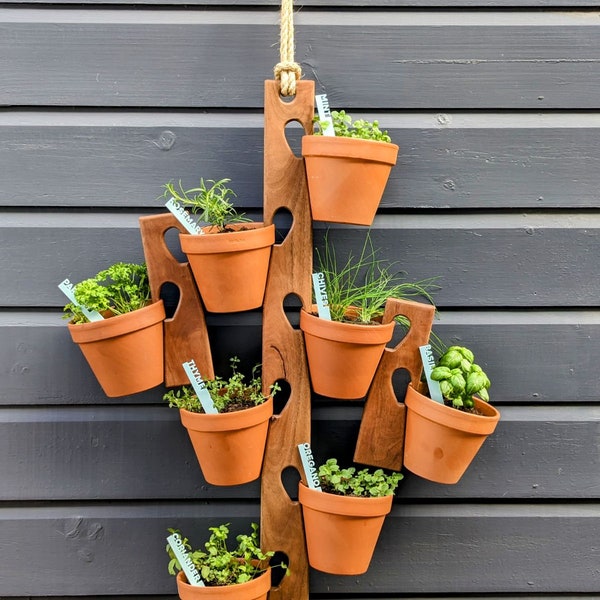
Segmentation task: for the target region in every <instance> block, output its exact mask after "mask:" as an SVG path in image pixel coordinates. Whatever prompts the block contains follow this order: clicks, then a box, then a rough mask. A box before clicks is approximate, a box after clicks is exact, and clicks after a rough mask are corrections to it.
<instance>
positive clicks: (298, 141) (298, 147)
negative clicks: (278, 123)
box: [285, 120, 304, 158]
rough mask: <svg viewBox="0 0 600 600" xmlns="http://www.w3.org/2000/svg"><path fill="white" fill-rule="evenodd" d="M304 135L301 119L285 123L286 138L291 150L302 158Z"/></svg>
mask: <svg viewBox="0 0 600 600" xmlns="http://www.w3.org/2000/svg"><path fill="white" fill-rule="evenodd" d="M303 135H304V127H303V126H302V123H300V121H296V120H294V121H290V122H289V123H286V125H285V139H286V140H287V144H288V146H289V149H290V152H292V153H293V154H294V156H296V157H297V158H302V136H303Z"/></svg>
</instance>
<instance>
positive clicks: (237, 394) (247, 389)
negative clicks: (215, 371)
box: [163, 356, 280, 413]
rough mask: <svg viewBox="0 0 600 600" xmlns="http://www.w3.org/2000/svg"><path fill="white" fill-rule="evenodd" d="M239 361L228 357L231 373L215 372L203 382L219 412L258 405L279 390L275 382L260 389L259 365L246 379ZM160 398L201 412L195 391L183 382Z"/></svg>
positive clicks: (174, 404)
mask: <svg viewBox="0 0 600 600" xmlns="http://www.w3.org/2000/svg"><path fill="white" fill-rule="evenodd" d="M239 362H240V359H239V358H238V357H237V356H233V357H232V358H230V359H229V364H230V365H231V370H232V375H231V376H230V377H229V379H223V378H222V377H219V376H217V377H215V378H214V379H209V380H206V381H205V382H204V383H205V385H206V389H207V390H208V393H209V394H210V397H211V398H212V400H213V402H214V404H215V408H216V409H217V410H218V411H219V412H220V413H226V412H234V411H237V410H244V409H246V408H252V407H254V406H258V405H259V404H262V403H263V402H265V401H266V400H267V399H268V398H270V397H271V396H274V395H275V394H276V393H277V392H278V391H279V390H280V387H279V385H278V384H277V383H274V384H273V385H271V386H270V388H269V391H270V393H269V394H267V395H264V394H263V393H262V378H261V377H260V375H259V374H258V372H259V370H260V365H255V366H254V368H253V369H252V375H251V379H250V381H249V382H246V381H245V377H244V374H243V373H240V372H239V371H238V370H237V367H238V364H239ZM163 400H165V401H166V402H168V403H169V406H170V407H171V408H183V409H184V410H187V411H190V412H195V413H204V409H203V408H202V404H201V403H200V400H198V396H196V392H194V390H193V388H191V387H190V386H187V385H184V386H182V387H181V388H179V389H178V390H169V391H168V392H167V393H166V394H165V395H164V396H163Z"/></svg>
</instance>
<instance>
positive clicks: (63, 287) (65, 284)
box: [58, 279, 104, 321]
mask: <svg viewBox="0 0 600 600" xmlns="http://www.w3.org/2000/svg"><path fill="white" fill-rule="evenodd" d="M74 287H75V286H74V285H73V284H72V283H71V282H70V281H69V280H68V279H65V280H64V281H61V282H60V283H59V284H58V289H59V290H60V291H61V292H62V293H63V294H64V295H65V296H66V297H67V298H68V299H69V300H70V301H71V302H72V303H73V304H75V306H79V308H80V309H81V312H83V314H84V315H85V316H86V317H87V318H88V320H89V321H102V320H104V317H103V316H102V315H101V314H100V313H99V312H97V311H95V310H89V309H88V308H86V307H85V306H83V305H82V304H79V302H77V300H76V299H75V293H74V292H73V288H74Z"/></svg>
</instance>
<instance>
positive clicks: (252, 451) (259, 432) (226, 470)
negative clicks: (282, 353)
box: [179, 397, 273, 486]
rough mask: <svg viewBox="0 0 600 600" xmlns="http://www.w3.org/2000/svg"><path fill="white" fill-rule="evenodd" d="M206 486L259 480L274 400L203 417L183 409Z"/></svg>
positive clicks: (183, 421) (181, 414)
mask: <svg viewBox="0 0 600 600" xmlns="http://www.w3.org/2000/svg"><path fill="white" fill-rule="evenodd" d="M179 414H180V417H181V423H182V424H183V426H184V427H185V428H186V429H187V430H188V434H189V436H190V440H191V442H192V445H193V446H194V451H195V452H196V457H197V458H198V462H199V464H200V468H201V469H202V474H203V475H204V479H206V481H207V483H210V484H212V485H222V486H227V485H240V484H243V483H248V482H250V481H254V480H255V479H258V478H259V477H260V472H261V469H262V463H263V456H264V452H265V444H266V440H267V433H268V430H269V420H270V418H271V416H272V415H273V398H272V397H270V398H268V399H267V400H265V402H263V403H262V404H259V405H258V406H254V407H253V408H247V409H245V410H238V411H235V412H228V413H218V414H204V413H195V412H190V411H188V410H184V409H180V411H179Z"/></svg>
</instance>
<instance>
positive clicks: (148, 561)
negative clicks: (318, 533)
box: [0, 502, 600, 598]
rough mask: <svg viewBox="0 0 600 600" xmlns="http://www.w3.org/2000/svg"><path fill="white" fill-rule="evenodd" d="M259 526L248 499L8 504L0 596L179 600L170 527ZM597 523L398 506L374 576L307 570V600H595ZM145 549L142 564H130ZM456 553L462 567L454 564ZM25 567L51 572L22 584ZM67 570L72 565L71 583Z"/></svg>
mask: <svg viewBox="0 0 600 600" xmlns="http://www.w3.org/2000/svg"><path fill="white" fill-rule="evenodd" d="M257 518H258V506H257V505H256V504H248V503H241V502H240V503H235V504H226V503H220V504H212V503H208V504H207V503H203V504H198V503H173V504H164V503H151V504H139V503H131V504H123V503H115V504H111V505H105V504H95V505H89V506H86V505H67V506H62V505H55V506H48V507H43V506H42V507H20V508H17V507H15V508H11V507H2V508H0V528H1V530H2V532H3V535H2V536H1V537H0V550H1V551H2V555H3V557H4V559H3V577H2V580H1V581H0V595H1V596H3V597H7V596H8V597H10V596H13V595H21V596H22V595H23V594H25V595H26V596H38V595H46V596H47V595H53V594H56V595H67V596H69V595H91V596H94V595H118V596H124V595H128V594H133V595H140V594H148V595H151V594H163V595H164V594H173V593H174V581H173V579H172V577H170V576H169V575H168V574H167V569H166V563H167V559H166V555H165V551H164V546H165V541H164V539H165V537H166V534H167V533H166V530H167V528H168V527H177V528H179V529H181V530H182V531H184V532H186V534H188V535H189V537H190V538H191V539H192V541H193V542H194V543H195V544H198V545H199V544H200V543H201V542H202V541H203V540H204V539H205V536H206V529H207V527H208V526H209V525H211V524H214V523H215V522H217V523H221V522H231V523H232V529H235V532H236V533H237V532H241V531H243V530H245V529H246V528H247V527H248V524H249V522H250V521H251V520H257ZM599 522H600V507H599V505H598V504H577V503H575V504H573V503H560V504H556V505H550V506H549V505H545V504H536V503H532V504H529V505H523V504H513V505H509V506H502V505H498V504H490V505H486V506H479V505H472V504H465V505H463V506H443V505H439V504H432V505H424V506H419V505H414V504H402V503H396V504H395V506H394V508H393V510H392V513H391V514H390V515H389V516H388V517H387V519H386V522H385V524H384V527H383V531H382V534H381V536H380V539H379V544H378V546H377V548H376V550H375V555H374V557H373V561H372V562H371V567H370V570H369V571H368V573H367V574H366V575H364V576H361V577H333V576H329V575H324V574H321V573H318V572H312V573H311V593H314V594H331V593H334V594H338V595H339V596H342V597H344V598H361V597H362V598H373V596H375V595H378V594H382V595H384V596H385V595H394V594H396V592H395V590H397V589H399V588H400V587H401V588H402V590H403V593H405V594H406V595H415V594H433V595H439V596H444V595H447V594H453V593H454V594H467V593H468V594H471V593H472V594H474V595H475V596H477V595H483V594H487V593H492V594H494V595H498V594H501V593H514V594H517V595H528V594H532V592H537V593H539V594H547V595H548V594H549V595H551V594H553V593H556V590H561V591H562V592H563V593H565V594H569V593H570V594H578V593H585V594H591V593H594V592H595V590H597V582H598V579H597V577H598V571H597V570H598V564H599V561H598V558H599V557H598V546H597V530H598V525H599ZM124 532H126V534H125V535H124ZM557 540H560V543H557ZM17 543H18V544H19V546H18V547H19V552H16V551H15V549H16V548H17ZM140 548H143V549H144V552H143V554H144V560H137V561H136V560H133V561H132V560H131V556H137V555H138V554H139V552H140ZM490 548H494V550H495V551H494V553H493V554H491V553H490V552H489V549H490ZM455 555H458V556H460V557H461V561H460V563H459V564H460V567H457V565H456V564H455V563H453V562H451V561H448V560H447V557H448V556H455ZM390 556H394V570H393V573H390V569H389V557H390ZM574 556H576V557H577V560H573V557H574ZM540 557H543V560H540ZM23 560H25V561H26V562H27V564H37V565H44V568H43V569H41V568H40V569H34V570H33V571H32V572H31V575H30V577H28V578H27V579H24V578H23V577H21V575H20V573H21V569H22V564H23ZM65 565H70V566H71V568H70V570H69V577H65V576H64V569H65ZM548 565H552V568H548ZM507 572H509V573H510V574H511V576H510V577H507V576H506V573H507ZM433 574H436V576H432V575H433ZM596 593H597V592H596ZM396 595H397V594H396Z"/></svg>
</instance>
